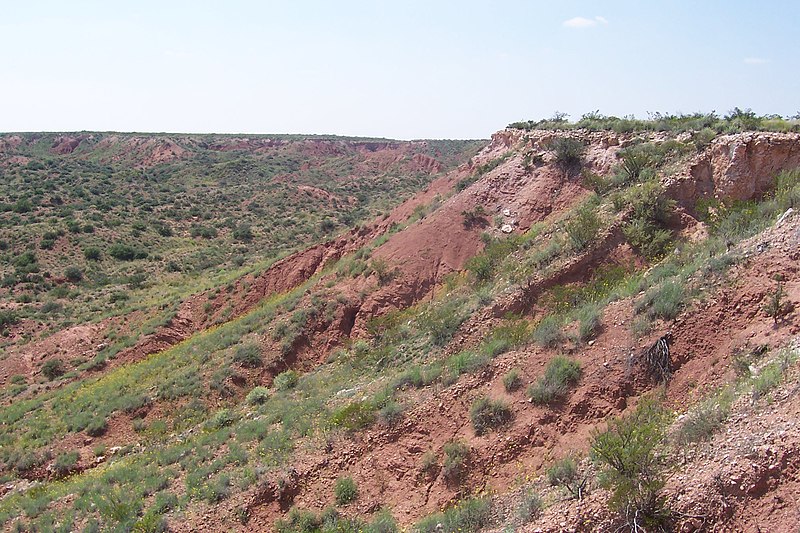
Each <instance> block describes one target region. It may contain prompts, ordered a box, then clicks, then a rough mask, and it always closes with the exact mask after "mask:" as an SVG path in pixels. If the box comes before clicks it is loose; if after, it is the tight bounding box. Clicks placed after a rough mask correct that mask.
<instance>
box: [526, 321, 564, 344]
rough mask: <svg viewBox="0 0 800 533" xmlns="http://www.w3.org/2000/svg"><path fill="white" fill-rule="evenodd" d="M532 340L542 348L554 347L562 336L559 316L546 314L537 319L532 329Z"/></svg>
mask: <svg viewBox="0 0 800 533" xmlns="http://www.w3.org/2000/svg"><path fill="white" fill-rule="evenodd" d="M532 337H533V341H534V342H535V343H536V344H538V345H539V346H541V347H543V348H554V347H555V346H556V345H557V344H558V343H559V342H561V339H562V338H563V336H562V333H561V318H560V317H558V316H556V315H547V316H545V317H544V318H542V319H541V320H540V321H539V324H538V325H537V326H536V328H535V329H534V330H533V334H532Z"/></svg>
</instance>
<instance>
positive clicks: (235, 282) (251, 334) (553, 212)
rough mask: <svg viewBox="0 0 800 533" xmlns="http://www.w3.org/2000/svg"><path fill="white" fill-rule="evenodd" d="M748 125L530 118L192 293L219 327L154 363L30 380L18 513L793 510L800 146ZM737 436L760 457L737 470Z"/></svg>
mask: <svg viewBox="0 0 800 533" xmlns="http://www.w3.org/2000/svg"><path fill="white" fill-rule="evenodd" d="M748 117H749V115H747V113H745V112H740V113H738V114H735V113H734V114H732V115H731V116H729V117H723V118H719V117H716V116H714V117H711V118H709V117H705V118H704V117H702V116H692V117H656V118H655V119H654V120H651V121H641V123H636V124H627V123H623V122H624V121H622V122H619V123H618V122H615V121H613V120H610V119H607V118H605V117H599V116H595V117H584V119H583V120H582V121H581V122H579V123H578V124H577V125H573V124H569V123H564V122H559V124H557V125H553V124H540V123H526V124H518V125H514V126H518V127H511V128H508V129H505V130H503V131H501V132H498V133H497V134H495V135H494V136H493V138H492V140H491V141H490V142H489V144H488V145H487V146H485V147H484V148H483V149H482V150H481V151H480V152H479V153H477V154H475V155H473V156H472V158H471V159H470V160H469V161H468V162H464V163H462V164H461V165H459V166H457V167H456V168H454V169H452V170H451V171H450V172H449V173H447V174H445V175H443V176H442V177H439V178H437V179H435V180H433V181H430V183H429V185H428V186H427V188H426V190H424V191H422V192H420V193H418V194H416V195H415V196H414V198H412V199H410V200H408V201H407V202H405V203H403V204H401V205H399V206H397V207H396V208H394V209H393V210H392V211H390V212H389V213H387V215H386V216H385V217H381V218H379V219H377V220H375V221H374V222H372V223H367V224H364V225H363V226H362V227H361V228H359V229H354V230H351V231H345V232H343V233H342V234H341V235H340V236H338V237H337V238H335V239H332V240H329V241H328V242H326V243H324V244H320V245H317V246H315V247H311V248H308V249H306V250H303V251H300V252H298V253H296V254H293V255H289V256H288V257H286V258H285V259H282V260H279V261H277V262H275V263H274V264H273V265H271V266H267V265H265V266H264V268H263V269H262V270H261V271H258V272H252V273H248V274H247V275H244V276H241V275H238V274H241V273H237V275H233V276H231V277H230V278H229V279H226V280H225V282H224V284H223V285H220V286H217V287H216V288H215V289H213V290H212V291H207V292H205V293H200V294H202V297H201V298H195V299H194V300H193V299H191V298H190V299H188V300H186V302H184V303H182V304H180V305H181V306H180V309H181V311H180V312H179V313H178V316H179V317H180V316H184V317H185V318H186V320H187V321H190V320H192V316H193V314H194V313H196V312H197V311H198V308H199V305H200V304H201V303H203V305H205V302H207V303H208V304H209V307H208V310H209V311H210V315H211V316H213V317H214V319H213V320H211V321H208V322H206V321H202V320H201V321H196V322H192V326H191V327H189V328H188V329H187V331H185V332H184V333H183V334H182V335H177V336H175V338H174V339H172V338H167V337H164V338H163V339H162V340H163V343H162V344H159V345H157V346H158V347H159V348H158V349H154V350H153V353H151V354H150V355H149V356H146V357H145V356H144V354H145V353H149V352H150V350H145V352H140V353H138V355H136V356H135V357H130V358H125V357H121V358H120V360H119V362H118V363H113V362H112V363H111V364H109V365H108V368H107V369H106V370H105V371H104V372H101V373H97V374H95V375H87V376H84V375H79V376H73V378H72V379H71V380H69V379H64V376H65V375H67V374H68V373H69V369H65V368H63V367H62V366H60V365H59V364H57V363H53V364H49V365H48V368H47V372H48V374H49V375H51V376H53V377H52V379H54V380H60V386H58V387H31V386H30V384H29V383H28V382H27V379H25V378H24V376H23V378H22V379H20V378H16V377H15V378H13V379H9V380H8V381H7V382H6V385H5V389H4V391H5V394H6V395H7V398H9V402H8V403H7V405H6V406H4V407H3V409H2V411H0V421H2V436H1V437H0V438H2V444H3V448H2V457H0V459H2V461H3V475H4V476H5V479H6V485H5V486H6V487H7V488H6V489H5V490H6V493H5V494H4V496H3V497H2V499H0V520H2V521H3V523H4V524H5V527H18V528H22V529H24V528H33V527H37V528H40V529H48V528H53V529H57V528H62V529H78V530H89V531H91V530H97V529H115V528H116V529H122V530H140V531H163V530H172V531H199V530H207V531H218V530H229V529H233V530H264V529H276V530H278V531H286V532H294V531H298V532H299V531H303V532H306V531H307V532H311V531H396V530H399V529H400V528H413V529H414V530H418V531H441V530H444V531H479V530H497V531H501V530H506V529H508V528H513V529H516V530H523V531H524V530H541V531H564V530H574V531H587V530H597V531H611V530H626V529H627V530H631V531H638V530H647V531H654V530H672V529H674V530H682V531H700V530H719V529H726V528H727V529H747V528H749V527H751V525H754V524H761V525H762V526H763V525H764V524H770V525H773V526H774V528H775V529H780V528H781V527H783V526H784V525H787V524H791V523H792V522H791V520H792V514H791V513H792V511H791V508H790V507H791V506H790V505H789V504H788V503H786V504H785V505H780V504H772V505H770V504H768V501H773V500H769V498H779V499H780V501H783V502H785V501H786V498H787V497H788V496H787V495H789V494H791V491H792V490H794V485H793V483H794V482H793V477H792V476H793V475H794V474H793V473H794V472H795V470H796V465H795V462H796V461H794V460H793V457H794V450H795V447H796V444H797V442H796V440H797V439H796V438H795V437H796V435H794V433H793V432H792V429H791V425H790V424H789V421H790V420H791V417H792V416H794V415H793V413H794V411H795V410H796V405H795V404H796V401H795V400H796V394H794V392H796V390H795V389H796V383H797V366H796V360H797V335H798V333H800V322H798V319H797V315H796V311H795V305H796V302H797V301H798V298H799V297H800V284H798V277H797V267H796V263H797V259H798V256H800V239H799V238H798V236H800V219H798V217H797V216H796V214H795V213H794V210H795V209H796V208H797V205H796V204H797V201H798V199H800V170H797V169H798V167H800V160H798V157H800V156H798V154H800V150H798V149H797V148H798V146H800V134H797V133H792V132H791V131H787V130H791V129H792V128H793V127H794V126H793V124H792V123H790V121H788V122H787V121H783V122H781V123H780V124H778V123H777V122H775V124H773V123H772V122H770V120H773V119H766V118H764V117H761V118H760V119H759V120H760V122H759V123H758V124H756V125H752V124H750V123H749V122H747V121H746V120H747V119H748ZM756 118H759V117H756ZM589 119H592V120H594V121H595V122H594V123H592V124H591V125H590V124H589V123H588V122H587V121H589ZM601 119H602V120H601ZM690 119H691V120H690ZM695 119H696V120H695ZM711 119H713V120H711ZM625 120H628V119H625ZM774 120H777V119H774ZM709 121H710V122H709ZM784 122H785V123H786V124H784ZM787 124H788V125H787ZM737 128H738V129H737ZM753 128H755V129H768V130H772V129H779V130H781V131H780V132H774V131H762V132H756V131H745V132H744V133H739V132H738V131H739V129H743V130H750V129H753ZM6 142H8V141H6ZM276 142H277V141H276ZM281 142H288V141H281ZM304 142H309V141H304ZM376 142H377V141H376ZM289 144H291V143H289ZM367 144H368V143H367ZM78 146H80V145H78ZM314 146H317V147H318V148H319V149H323V148H325V149H327V148H329V147H328V146H327V145H325V144H324V143H323V144H320V145H316V144H314ZM65 149H66V148H65ZM237 149H238V148H237ZM364 149H365V150H367V152H369V147H368V146H366V145H365V147H364ZM173 151H174V150H173ZM187 151H190V150H189V149H188V148H187ZM74 152H75V150H73V153H74ZM370 153H371V152H370ZM104 157H106V156H104ZM170 157H173V159H176V160H180V161H184V159H183V158H187V159H190V158H191V157H192V156H191V155H187V154H186V153H182V154H178V155H174V156H170ZM26 164H27V163H26ZM198 238H199V239H204V238H205V237H203V236H198ZM200 242H204V241H202V240H201V241H200ZM134 253H135V252H134ZM134 261H136V259H134ZM20 268H25V267H24V266H22V267H20ZM73 274H75V273H73ZM72 277H73V278H74V277H75V276H72ZM212 286H213V285H212ZM203 299H205V302H204V301H203ZM187 302H188V303H187ZM223 302H224V304H223ZM223 305H224V307H222V306H223ZM224 308H227V309H229V311H228V313H227V315H226V314H225V313H224V312H223V309H224ZM12 321H13V320H12ZM96 324H97V323H89V324H87V325H86V326H85V327H87V328H89V327H97V326H96ZM10 327H12V328H13V327H18V326H17V324H11V325H10ZM165 328H167V326H162V327H160V328H159V327H156V328H155V332H159V331H160V332H162V333H164V332H165V331H167V330H166V329H165ZM86 335H91V332H87V333H86ZM154 346H156V345H154ZM664 346H667V347H668V348H669V353H668V354H665V352H664V351H663V350H664ZM85 349H86V350H87V351H88V352H90V353H91V352H93V351H95V350H97V348H96V347H91V346H87V347H86V348H85ZM159 350H162V351H159ZM120 353H124V352H120ZM664 357H666V365H667V367H668V368H666V369H665V368H663V366H659V367H658V368H653V366H652V365H653V361H659V365H663V364H664V360H665V359H664ZM51 360H52V358H51ZM665 370H666V371H665ZM42 371H43V372H44V368H43V369H42ZM12 398H13V399H12ZM770 421H771V422H775V424H777V425H776V426H775V430H774V431H773V432H771V433H770V435H769V436H762V437H759V438H760V439H761V440H758V439H756V440H755V441H754V440H753V439H754V438H755V436H756V435H759V434H760V433H759V431H760V429H759V428H761V427H767V426H768V425H769V423H770ZM779 431H782V432H783V433H780V434H779V433H778V432H779ZM773 433H774V434H773ZM721 441H724V442H723V444H724V445H720V442H721ZM756 441H757V442H756ZM762 441H763V442H762ZM717 449H720V450H723V449H724V450H727V451H726V452H725V453H727V454H728V456H729V458H730V457H734V458H735V459H736V461H740V462H741V465H744V466H741V468H740V467H738V466H736V465H737V464H739V463H736V462H734V463H732V464H731V466H730V467H728V468H727V469H726V470H725V471H724V472H722V477H718V476H716V477H715V476H714V475H713V474H714V469H715V468H717V467H716V466H715V465H719V464H724V462H725V460H726V459H725V458H723V457H722V456H721V455H719V454H717V453H716V450H717ZM747 461H752V463H753V464H756V465H757V466H758V467H757V468H755V467H754V469H752V470H750V469H747V468H746V467H745V466H746V465H745V463H746V462H747ZM695 467H696V468H695ZM734 481H735V483H734ZM699 487H702V488H703V489H702V490H700V488H699ZM774 501H778V500H774ZM720 502H723V504H724V505H722V507H720Z"/></svg>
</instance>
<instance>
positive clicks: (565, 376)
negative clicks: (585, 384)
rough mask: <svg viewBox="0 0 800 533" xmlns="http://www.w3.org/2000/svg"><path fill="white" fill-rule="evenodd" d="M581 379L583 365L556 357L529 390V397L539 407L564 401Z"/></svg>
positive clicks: (565, 358)
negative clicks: (570, 389)
mask: <svg viewBox="0 0 800 533" xmlns="http://www.w3.org/2000/svg"><path fill="white" fill-rule="evenodd" d="M580 377H581V365H580V363H578V362H577V361H574V360H572V359H569V358H567V357H564V356H561V355H559V356H557V357H554V358H553V360H552V361H550V363H549V364H548V365H547V368H546V369H545V372H544V375H543V376H542V377H541V378H539V380H538V381H537V382H536V383H535V384H533V385H531V386H530V387H529V388H528V396H530V398H531V401H533V403H535V404H537V405H544V404H548V403H551V402H553V401H556V400H560V399H562V398H563V397H564V396H566V394H567V393H568V392H569V387H570V386H571V385H575V384H576V383H577V382H578V380H579V379H580Z"/></svg>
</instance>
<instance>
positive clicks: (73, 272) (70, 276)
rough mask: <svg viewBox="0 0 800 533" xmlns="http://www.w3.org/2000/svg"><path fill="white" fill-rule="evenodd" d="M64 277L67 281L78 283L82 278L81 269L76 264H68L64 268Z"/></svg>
mask: <svg viewBox="0 0 800 533" xmlns="http://www.w3.org/2000/svg"><path fill="white" fill-rule="evenodd" d="M64 277H65V278H67V281H69V282H72V283H78V282H79V281H81V280H82V279H83V270H81V269H80V268H78V267H76V266H69V267H67V268H66V270H64Z"/></svg>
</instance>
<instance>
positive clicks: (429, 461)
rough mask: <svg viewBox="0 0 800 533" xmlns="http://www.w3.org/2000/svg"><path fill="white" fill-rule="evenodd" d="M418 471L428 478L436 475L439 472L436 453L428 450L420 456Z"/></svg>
mask: <svg viewBox="0 0 800 533" xmlns="http://www.w3.org/2000/svg"><path fill="white" fill-rule="evenodd" d="M419 470H420V472H422V473H423V474H425V475H427V476H428V477H430V478H433V477H434V476H435V475H436V472H437V471H438V470H439V458H438V457H437V456H436V452H434V451H433V450H428V451H427V452H425V453H424V454H423V455H422V460H421V461H420V465H419Z"/></svg>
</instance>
